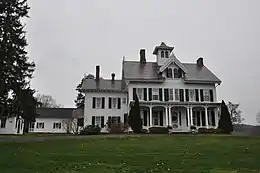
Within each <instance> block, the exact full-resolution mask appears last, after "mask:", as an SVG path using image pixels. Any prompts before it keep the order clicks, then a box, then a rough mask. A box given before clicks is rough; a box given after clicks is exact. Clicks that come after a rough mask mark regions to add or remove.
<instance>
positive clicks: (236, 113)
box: [227, 102, 245, 125]
mask: <svg viewBox="0 0 260 173" xmlns="http://www.w3.org/2000/svg"><path fill="white" fill-rule="evenodd" d="M227 107H228V110H229V112H230V116H231V120H232V122H233V124H238V125H240V124H242V123H243V121H244V120H245V119H244V118H243V117H242V116H241V114H242V111H241V110H239V109H238V108H239V104H234V103H232V102H228V104H227Z"/></svg>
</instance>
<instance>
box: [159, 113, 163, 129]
mask: <svg viewBox="0 0 260 173" xmlns="http://www.w3.org/2000/svg"><path fill="white" fill-rule="evenodd" d="M160 126H163V111H160Z"/></svg>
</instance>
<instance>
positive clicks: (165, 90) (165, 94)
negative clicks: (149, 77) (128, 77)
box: [164, 88, 169, 101]
mask: <svg viewBox="0 0 260 173" xmlns="http://www.w3.org/2000/svg"><path fill="white" fill-rule="evenodd" d="M164 101H169V89H168V88H165V89H164Z"/></svg>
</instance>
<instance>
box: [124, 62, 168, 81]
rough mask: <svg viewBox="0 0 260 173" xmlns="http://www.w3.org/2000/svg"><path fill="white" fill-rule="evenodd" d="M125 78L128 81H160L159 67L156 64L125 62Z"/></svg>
mask: <svg viewBox="0 0 260 173" xmlns="http://www.w3.org/2000/svg"><path fill="white" fill-rule="evenodd" d="M123 69H124V71H123V72H124V78H125V79H127V80H138V79H140V80H158V79H163V78H162V77H161V76H160V75H158V73H157V72H158V70H159V67H158V65H157V63H156V62H146V63H140V62H139V61H124V62H123Z"/></svg>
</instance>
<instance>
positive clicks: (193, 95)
mask: <svg viewBox="0 0 260 173" xmlns="http://www.w3.org/2000/svg"><path fill="white" fill-rule="evenodd" d="M189 92H190V101H195V91H194V89H190V90H189Z"/></svg>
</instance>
